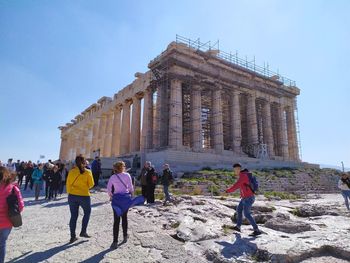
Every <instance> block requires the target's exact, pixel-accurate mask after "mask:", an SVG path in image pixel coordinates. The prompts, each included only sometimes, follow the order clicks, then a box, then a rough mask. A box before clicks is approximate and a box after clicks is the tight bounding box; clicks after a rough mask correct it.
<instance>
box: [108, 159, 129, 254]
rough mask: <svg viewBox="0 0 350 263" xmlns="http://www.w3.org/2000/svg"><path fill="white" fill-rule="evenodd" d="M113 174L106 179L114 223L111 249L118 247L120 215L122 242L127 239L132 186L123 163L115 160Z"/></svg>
mask: <svg viewBox="0 0 350 263" xmlns="http://www.w3.org/2000/svg"><path fill="white" fill-rule="evenodd" d="M113 170H114V174H113V175H112V176H111V178H110V179H109V181H108V184H107V191H108V194H109V196H110V197H111V200H112V207H113V215H114V224H113V243H112V245H111V249H116V248H117V247H118V235H119V224H120V217H121V218H122V228H123V237H124V239H123V243H125V242H126V241H127V239H128V218H127V215H128V209H129V207H130V206H131V203H132V198H131V197H132V194H133V192H134V187H133V185H132V181H131V176H130V174H128V173H126V172H125V163H124V162H122V161H119V162H116V163H115V164H114V165H113Z"/></svg>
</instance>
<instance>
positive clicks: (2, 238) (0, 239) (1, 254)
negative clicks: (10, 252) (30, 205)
mask: <svg viewBox="0 0 350 263" xmlns="http://www.w3.org/2000/svg"><path fill="white" fill-rule="evenodd" d="M11 229H12V227H9V228H1V229H0V263H4V262H5V254H6V241H7V238H8V236H9V235H10V232H11Z"/></svg>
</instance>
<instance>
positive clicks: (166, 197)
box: [163, 184, 171, 201]
mask: <svg viewBox="0 0 350 263" xmlns="http://www.w3.org/2000/svg"><path fill="white" fill-rule="evenodd" d="M163 191H164V195H165V200H164V201H171V199H170V194H169V185H166V184H164V185H163Z"/></svg>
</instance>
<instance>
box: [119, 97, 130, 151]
mask: <svg viewBox="0 0 350 263" xmlns="http://www.w3.org/2000/svg"><path fill="white" fill-rule="evenodd" d="M130 105H131V100H128V101H125V102H124V104H123V119H122V125H121V136H120V137H121V138H120V140H121V141H120V154H126V153H129V152H130Z"/></svg>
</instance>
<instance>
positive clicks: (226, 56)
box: [176, 35, 296, 87]
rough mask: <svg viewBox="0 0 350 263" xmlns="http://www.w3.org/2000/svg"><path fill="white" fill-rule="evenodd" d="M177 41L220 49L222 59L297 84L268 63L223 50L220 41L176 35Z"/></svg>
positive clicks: (204, 47) (293, 85)
mask: <svg viewBox="0 0 350 263" xmlns="http://www.w3.org/2000/svg"><path fill="white" fill-rule="evenodd" d="M176 43H181V44H185V45H187V46H188V47H190V48H193V49H196V50H200V51H203V52H207V51H210V50H218V53H217V54H216V56H217V57H218V58H221V59H223V60H225V61H227V62H229V63H231V64H234V65H238V66H240V67H243V68H245V69H249V70H251V71H253V72H255V73H258V74H260V75H263V76H265V77H268V78H272V77H274V78H276V80H279V81H281V82H282V83H283V84H284V85H285V86H290V87H295V86H296V84H295V81H294V80H291V79H289V78H286V77H283V76H281V75H280V74H279V73H277V72H273V71H271V70H269V66H268V64H267V66H264V67H261V66H258V65H256V64H255V58H254V60H253V61H248V60H247V58H245V59H242V58H240V57H238V54H237V52H236V53H231V52H230V53H227V52H225V51H221V50H220V48H219V41H216V42H215V43H214V44H211V41H208V42H206V43H202V42H200V40H199V38H198V39H197V40H192V39H189V38H185V37H182V36H179V35H176Z"/></svg>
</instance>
